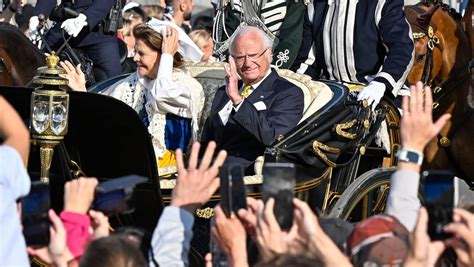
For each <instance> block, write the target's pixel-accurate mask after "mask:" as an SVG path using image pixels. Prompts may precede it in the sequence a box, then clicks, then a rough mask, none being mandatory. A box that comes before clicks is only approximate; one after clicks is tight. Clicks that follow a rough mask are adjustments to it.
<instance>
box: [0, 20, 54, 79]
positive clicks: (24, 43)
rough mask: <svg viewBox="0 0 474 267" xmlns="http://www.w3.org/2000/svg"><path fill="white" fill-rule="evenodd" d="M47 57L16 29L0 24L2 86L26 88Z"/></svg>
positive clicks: (0, 74) (0, 73)
mask: <svg viewBox="0 0 474 267" xmlns="http://www.w3.org/2000/svg"><path fill="white" fill-rule="evenodd" d="M44 64H45V57H44V56H43V55H42V53H41V52H40V50H39V49H38V48H37V47H35V46H34V45H33V44H32V43H31V42H30V41H29V40H28V38H26V36H25V35H24V34H23V33H22V32H21V31H20V30H19V29H18V28H16V27H14V26H11V25H9V24H0V85H15V86H25V85H26V84H28V83H29V82H30V81H31V80H32V79H33V76H34V75H35V74H36V69H37V68H38V67H39V66H42V65H44Z"/></svg>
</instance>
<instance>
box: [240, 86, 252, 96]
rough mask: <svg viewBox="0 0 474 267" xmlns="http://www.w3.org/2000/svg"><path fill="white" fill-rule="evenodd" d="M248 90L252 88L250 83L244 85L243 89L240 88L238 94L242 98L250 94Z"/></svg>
mask: <svg viewBox="0 0 474 267" xmlns="http://www.w3.org/2000/svg"><path fill="white" fill-rule="evenodd" d="M250 90H252V85H250V84H249V85H246V86H245V87H244V89H242V92H240V95H241V96H242V97H243V98H247V97H248V96H249V95H250Z"/></svg>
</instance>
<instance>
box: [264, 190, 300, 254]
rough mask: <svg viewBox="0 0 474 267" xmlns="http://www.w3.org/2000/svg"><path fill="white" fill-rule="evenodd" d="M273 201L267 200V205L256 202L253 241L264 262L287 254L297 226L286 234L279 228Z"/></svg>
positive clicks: (271, 199)
mask: <svg viewBox="0 0 474 267" xmlns="http://www.w3.org/2000/svg"><path fill="white" fill-rule="evenodd" d="M274 206H275V199H273V198H270V199H268V201H267V203H265V204H264V203H263V201H262V200H258V210H257V225H256V227H255V230H256V231H255V232H256V235H255V241H256V242H257V246H258V248H259V251H260V256H261V258H262V260H263V261H264V262H266V261H268V260H271V259H272V258H273V257H275V256H276V255H278V254H284V253H286V252H288V250H289V246H291V243H293V241H294V240H295V238H296V237H297V236H296V231H297V228H296V227H297V226H296V225H295V224H293V226H292V228H291V229H290V230H289V231H288V232H286V231H283V230H282V229H281V228H280V225H279V224H278V221H277V220H276V218H275V214H274V213H273V207H274Z"/></svg>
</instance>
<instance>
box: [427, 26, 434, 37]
mask: <svg viewBox="0 0 474 267" xmlns="http://www.w3.org/2000/svg"><path fill="white" fill-rule="evenodd" d="M433 36H434V30H433V27H431V26H428V37H430V38H433Z"/></svg>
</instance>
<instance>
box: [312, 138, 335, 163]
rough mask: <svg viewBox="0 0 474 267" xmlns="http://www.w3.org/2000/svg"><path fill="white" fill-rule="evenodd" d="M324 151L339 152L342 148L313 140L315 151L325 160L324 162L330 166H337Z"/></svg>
mask: <svg viewBox="0 0 474 267" xmlns="http://www.w3.org/2000/svg"><path fill="white" fill-rule="evenodd" d="M323 151H325V152H329V153H333V154H338V153H340V152H341V150H340V149H339V148H336V147H330V146H328V145H325V144H323V143H321V142H319V141H318V140H314V141H313V152H314V153H315V154H316V155H317V156H318V157H319V158H321V160H322V161H324V163H326V164H327V165H328V166H329V167H333V168H334V167H336V163H335V162H333V161H331V160H330V159H328V157H327V156H326V155H325V154H324V153H323Z"/></svg>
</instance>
